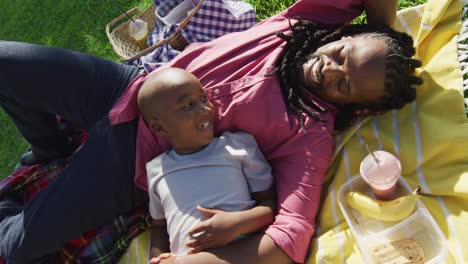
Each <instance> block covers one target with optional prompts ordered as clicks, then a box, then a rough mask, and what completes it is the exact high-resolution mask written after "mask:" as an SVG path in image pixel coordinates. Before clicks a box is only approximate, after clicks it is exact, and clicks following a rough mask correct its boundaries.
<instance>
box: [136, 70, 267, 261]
mask: <svg viewBox="0 0 468 264" xmlns="http://www.w3.org/2000/svg"><path fill="white" fill-rule="evenodd" d="M138 106H139V109H140V112H141V114H142V116H143V118H144V119H145V121H146V122H147V124H148V125H149V127H151V129H152V131H153V132H154V133H156V134H157V135H158V136H161V137H164V138H166V139H167V140H168V141H169V142H170V143H171V144H172V146H173V150H171V151H169V152H167V153H163V154H161V155H160V156H158V157H156V158H155V159H153V160H151V161H150V162H148V163H147V165H146V169H147V173H148V187H149V188H148V193H149V196H150V208H149V209H150V214H151V216H152V218H153V221H152V225H153V227H152V235H151V251H150V255H151V257H152V258H153V259H152V261H151V263H158V262H159V261H160V260H161V259H163V258H165V257H167V256H169V254H162V255H161V253H163V252H168V251H169V244H170V252H171V254H175V255H183V254H187V253H194V252H198V251H203V250H206V249H210V248H215V247H220V246H224V245H226V244H227V243H229V242H231V241H233V240H235V239H236V238H238V237H239V236H241V235H244V234H248V233H251V232H254V231H257V230H259V229H261V228H263V227H266V226H267V225H268V224H270V223H271V222H272V221H273V217H274V214H275V208H274V207H275V202H274V200H275V196H274V193H273V190H272V181H273V180H272V175H271V168H270V166H269V164H268V163H267V162H266V160H265V158H264V157H263V155H262V153H261V152H260V150H259V149H258V146H257V144H256V142H255V139H254V138H253V137H252V136H251V135H249V134H247V133H243V132H238V133H230V132H225V133H223V135H221V136H220V137H217V138H214V132H213V123H214V119H215V111H214V106H213V105H212V103H211V102H210V101H209V100H208V99H207V97H206V96H205V93H204V90H203V89H202V86H201V84H200V82H199V80H198V79H197V78H196V77H195V76H193V75H192V74H190V73H189V72H187V71H185V70H182V69H178V68H167V69H164V70H161V71H159V72H158V73H157V74H154V75H152V76H151V78H150V79H148V80H147V81H146V82H145V84H144V85H143V86H142V88H141V90H140V91H139V94H138ZM251 195H252V196H251ZM208 208H217V209H208ZM166 225H167V226H166ZM157 256H159V257H158V258H156V257H157Z"/></svg>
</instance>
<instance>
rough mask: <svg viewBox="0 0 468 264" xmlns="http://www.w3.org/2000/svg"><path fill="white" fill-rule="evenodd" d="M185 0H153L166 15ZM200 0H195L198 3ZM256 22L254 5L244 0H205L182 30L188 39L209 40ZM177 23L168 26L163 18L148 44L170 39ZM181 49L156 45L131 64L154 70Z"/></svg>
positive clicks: (158, 22) (196, 40)
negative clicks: (163, 21) (152, 49)
mask: <svg viewBox="0 0 468 264" xmlns="http://www.w3.org/2000/svg"><path fill="white" fill-rule="evenodd" d="M182 1H183V0H154V3H155V6H156V7H158V8H159V10H161V11H160V12H161V14H167V13H168V12H169V11H168V10H170V9H172V8H173V7H174V6H177V5H178V4H179V3H180V2H182ZM199 1H200V0H192V2H193V4H194V5H196V4H198V3H199ZM256 23H257V19H256V16H255V10H254V8H253V6H252V5H250V4H248V3H245V2H243V1H231V0H206V1H205V3H203V5H202V6H201V8H200V9H199V10H198V12H197V13H196V14H194V16H193V17H192V18H191V19H190V22H189V23H188V24H187V25H186V26H185V28H183V29H182V30H181V34H182V36H183V37H184V38H185V39H186V40H187V41H188V42H189V43H192V42H207V41H210V40H213V39H215V38H218V37H220V36H222V35H224V34H227V33H231V32H238V31H244V30H247V29H249V28H250V27H252V26H253V25H255V24H256ZM177 29H178V25H177V24H175V25H171V26H167V25H165V24H164V23H162V22H161V21H159V20H158V21H157V22H156V26H155V27H154V29H153V31H152V32H151V34H150V36H149V37H148V46H152V45H154V44H155V43H158V42H159V41H161V40H162V39H165V38H167V37H168V36H170V35H171V34H172V33H174V31H175V30H177ZM179 53H180V51H177V50H175V49H173V48H172V47H171V46H170V45H169V44H165V45H162V46H161V47H158V48H156V49H155V50H154V51H152V52H151V53H148V54H146V55H144V56H142V57H141V58H140V59H138V60H136V61H134V62H132V64H135V65H140V66H143V67H144V68H145V70H146V71H147V72H151V71H152V70H154V69H155V68H157V67H159V66H160V65H162V64H165V63H167V62H168V61H170V60H172V59H173V58H174V57H175V56H177V55H178V54H179Z"/></svg>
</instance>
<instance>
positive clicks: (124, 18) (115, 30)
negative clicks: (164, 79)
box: [106, 0, 205, 61]
mask: <svg viewBox="0 0 468 264" xmlns="http://www.w3.org/2000/svg"><path fill="white" fill-rule="evenodd" d="M204 2H205V0H200V2H199V3H198V4H197V5H196V6H195V9H193V11H192V12H191V13H190V14H189V15H188V16H187V17H185V18H184V19H183V20H182V22H180V23H179V28H178V29H177V30H176V31H175V32H174V33H173V34H171V35H170V36H169V37H167V38H165V39H163V40H161V41H159V42H158V43H155V44H154V45H152V46H150V47H148V46H147V45H146V44H143V45H141V44H138V43H136V41H135V40H134V39H133V38H132V37H131V36H130V35H129V30H128V27H129V24H130V21H131V20H130V18H129V17H132V18H133V19H138V18H139V19H141V20H144V21H146V22H147V23H148V30H149V32H151V31H152V30H153V29H154V26H155V25H156V21H157V18H156V15H155V8H156V7H155V5H154V4H152V5H151V6H150V7H148V8H147V9H145V10H143V11H140V9H139V8H138V7H135V8H132V9H130V10H128V11H127V12H126V13H123V14H121V15H120V16H118V17H117V18H115V19H114V20H112V21H111V22H109V24H107V25H106V35H107V38H108V39H109V42H110V43H111V45H112V48H113V49H114V51H115V52H116V53H117V54H118V55H119V56H120V58H122V60H123V61H133V60H136V59H138V58H140V57H141V56H143V55H145V54H147V53H149V52H151V51H153V50H154V49H156V48H157V47H160V46H162V45H164V44H166V43H169V45H171V46H172V47H173V48H174V49H176V50H180V51H181V50H183V49H184V48H185V47H186V46H187V45H188V42H187V40H186V39H185V38H184V37H183V36H182V34H180V30H181V29H183V28H185V26H186V25H187V24H188V23H189V22H190V19H191V18H192V17H193V15H194V14H196V13H197V11H198V10H199V9H200V7H201V6H202V5H203V3H204ZM145 43H146V42H145Z"/></svg>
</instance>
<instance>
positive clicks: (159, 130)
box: [150, 118, 166, 136]
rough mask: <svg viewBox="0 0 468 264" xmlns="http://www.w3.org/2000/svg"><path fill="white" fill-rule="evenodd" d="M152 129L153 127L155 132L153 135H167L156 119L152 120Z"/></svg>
mask: <svg viewBox="0 0 468 264" xmlns="http://www.w3.org/2000/svg"><path fill="white" fill-rule="evenodd" d="M150 127H151V130H152V131H153V133H155V134H156V135H158V136H164V135H166V130H165V129H164V127H163V126H162V125H161V123H160V122H159V120H158V119H156V118H155V119H153V120H151V122H150Z"/></svg>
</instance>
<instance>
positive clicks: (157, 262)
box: [149, 253, 172, 264]
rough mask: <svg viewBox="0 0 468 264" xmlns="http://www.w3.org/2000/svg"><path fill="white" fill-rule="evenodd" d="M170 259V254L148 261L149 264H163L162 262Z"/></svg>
mask: <svg viewBox="0 0 468 264" xmlns="http://www.w3.org/2000/svg"><path fill="white" fill-rule="evenodd" d="M170 257H172V254H171V253H162V254H160V255H159V256H158V257H156V258H152V259H150V262H149V264H160V263H161V264H162V263H164V262H163V260H165V259H169V258H170Z"/></svg>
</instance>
